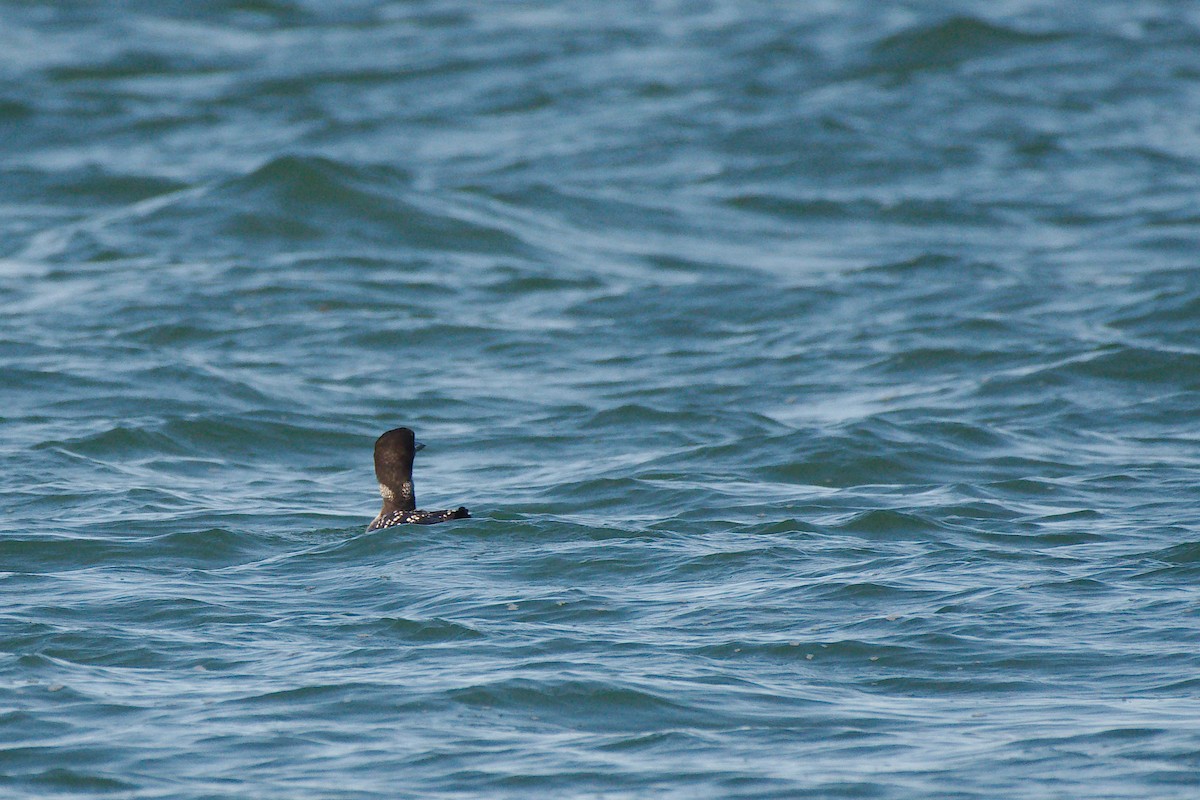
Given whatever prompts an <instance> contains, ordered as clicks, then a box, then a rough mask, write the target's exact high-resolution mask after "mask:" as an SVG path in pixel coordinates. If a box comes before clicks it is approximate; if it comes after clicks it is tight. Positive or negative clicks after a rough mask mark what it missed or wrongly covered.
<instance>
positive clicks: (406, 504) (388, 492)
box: [379, 478, 417, 514]
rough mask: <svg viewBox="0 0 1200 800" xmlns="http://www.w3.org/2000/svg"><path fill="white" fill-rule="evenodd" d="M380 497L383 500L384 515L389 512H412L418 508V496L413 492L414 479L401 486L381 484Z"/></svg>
mask: <svg viewBox="0 0 1200 800" xmlns="http://www.w3.org/2000/svg"><path fill="white" fill-rule="evenodd" d="M379 495H380V496H381V497H382V498H383V513H385V514H386V513H388V512H389V511H412V510H414V509H415V508H416V507H417V494H416V492H415V491H413V482H412V478H409V479H408V480H405V481H404V482H402V483H401V484H400V485H399V486H395V487H392V486H385V485H383V484H382V483H381V484H379Z"/></svg>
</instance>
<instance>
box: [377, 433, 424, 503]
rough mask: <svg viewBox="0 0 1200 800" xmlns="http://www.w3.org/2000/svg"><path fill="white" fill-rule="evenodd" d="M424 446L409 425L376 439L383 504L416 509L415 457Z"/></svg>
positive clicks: (378, 478)
mask: <svg viewBox="0 0 1200 800" xmlns="http://www.w3.org/2000/svg"><path fill="white" fill-rule="evenodd" d="M424 446H425V445H423V444H421V443H420V442H418V441H417V439H416V437H415V436H414V435H413V432H412V430H410V429H409V428H395V429H393V430H390V431H388V432H387V433H385V434H384V435H383V436H380V437H379V438H378V439H376V440H375V478H376V480H378V481H379V493H380V494H381V495H382V496H383V507H384V508H385V509H387V508H388V506H389V505H391V506H392V507H393V508H399V509H404V510H411V509H414V508H416V507H417V506H416V502H417V498H416V493H415V492H414V491H413V482H412V469H413V457H414V456H416V454H417V451H418V450H420V449H421V448H422V447H424Z"/></svg>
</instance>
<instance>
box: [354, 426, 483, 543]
mask: <svg viewBox="0 0 1200 800" xmlns="http://www.w3.org/2000/svg"><path fill="white" fill-rule="evenodd" d="M424 447H425V445H423V444H421V443H420V442H418V441H417V438H416V435H415V434H414V433H413V432H412V430H411V429H410V428H393V429H392V430H390V431H388V432H387V433H385V434H383V435H382V436H380V437H379V438H378V439H376V440H375V478H376V479H377V480H378V481H379V494H380V495H381V496H382V497H383V508H382V509H380V511H379V516H377V517H375V519H374V520H372V521H371V524H370V525H368V526H367V530H368V531H375V530H379V529H380V528H390V527H392V526H393V525H409V524H413V525H433V524H434V523H437V522H446V521H447V520H451V519H466V518H468V517H470V516H471V514H470V512H468V511H467V509H466V507H464V506H459V507H458V508H455V509H448V510H445V511H423V510H421V509H418V508H417V495H416V493H415V492H414V491H413V479H412V469H413V457H414V456H416V454H417V451H418V450H420V449H422V448H424Z"/></svg>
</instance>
